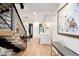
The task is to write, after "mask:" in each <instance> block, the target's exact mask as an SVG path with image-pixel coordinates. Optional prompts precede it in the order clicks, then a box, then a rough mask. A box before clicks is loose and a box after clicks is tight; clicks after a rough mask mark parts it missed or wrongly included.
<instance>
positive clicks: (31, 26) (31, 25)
mask: <svg viewBox="0 0 79 59" xmlns="http://www.w3.org/2000/svg"><path fill="white" fill-rule="evenodd" d="M29 35H30V38H32V37H33V24H29Z"/></svg>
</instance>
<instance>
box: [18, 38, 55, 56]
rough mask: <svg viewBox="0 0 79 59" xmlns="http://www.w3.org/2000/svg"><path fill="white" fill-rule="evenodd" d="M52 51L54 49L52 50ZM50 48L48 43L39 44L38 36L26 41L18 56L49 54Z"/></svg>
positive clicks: (50, 53) (50, 52)
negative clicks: (25, 46) (24, 48)
mask: <svg viewBox="0 0 79 59" xmlns="http://www.w3.org/2000/svg"><path fill="white" fill-rule="evenodd" d="M53 52H54V51H53ZM51 55H52V50H51V45H50V44H40V43H39V39H38V38H34V39H31V40H30V41H29V42H27V48H26V50H25V51H21V52H20V53H19V54H18V56H51Z"/></svg>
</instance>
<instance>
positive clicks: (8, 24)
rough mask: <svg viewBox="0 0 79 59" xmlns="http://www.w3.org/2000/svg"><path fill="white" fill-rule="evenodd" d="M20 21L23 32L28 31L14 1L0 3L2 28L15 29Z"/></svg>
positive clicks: (0, 25) (0, 27) (0, 26)
mask: <svg viewBox="0 0 79 59" xmlns="http://www.w3.org/2000/svg"><path fill="white" fill-rule="evenodd" d="M17 22H18V23H19V26H20V27H21V28H20V30H21V33H26V30H25V27H24V25H23V22H22V20H21V18H20V16H19V14H18V11H17V9H16V6H15V4H14V3H0V30H1V29H5V30H6V29H10V30H15V29H16V26H17V25H16V24H17Z"/></svg>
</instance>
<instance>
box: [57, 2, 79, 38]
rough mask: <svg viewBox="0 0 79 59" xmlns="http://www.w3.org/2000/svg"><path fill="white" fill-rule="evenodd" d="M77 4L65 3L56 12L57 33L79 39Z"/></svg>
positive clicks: (78, 6)
mask: <svg viewBox="0 0 79 59" xmlns="http://www.w3.org/2000/svg"><path fill="white" fill-rule="evenodd" d="M78 23H79V3H72V4H69V3H66V4H64V5H63V6H62V7H61V8H60V9H59V10H58V12H57V33H58V34H62V35H68V36H74V37H79V24H78Z"/></svg>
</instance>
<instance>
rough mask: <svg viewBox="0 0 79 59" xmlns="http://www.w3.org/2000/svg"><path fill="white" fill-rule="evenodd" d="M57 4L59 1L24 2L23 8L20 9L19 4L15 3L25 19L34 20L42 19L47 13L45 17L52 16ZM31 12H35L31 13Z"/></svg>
mask: <svg viewBox="0 0 79 59" xmlns="http://www.w3.org/2000/svg"><path fill="white" fill-rule="evenodd" d="M59 5H60V4H59V3H26V4H24V9H20V5H19V4H16V7H17V9H18V12H19V14H20V16H21V17H22V18H23V17H24V18H25V20H27V21H32V22H34V21H42V20H43V19H44V16H45V15H47V19H49V18H50V17H53V15H54V14H55V13H56V11H57V9H58V7H59ZM33 12H36V13H37V14H36V15H33ZM26 18H27V19H26ZM51 19H52V18H51Z"/></svg>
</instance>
